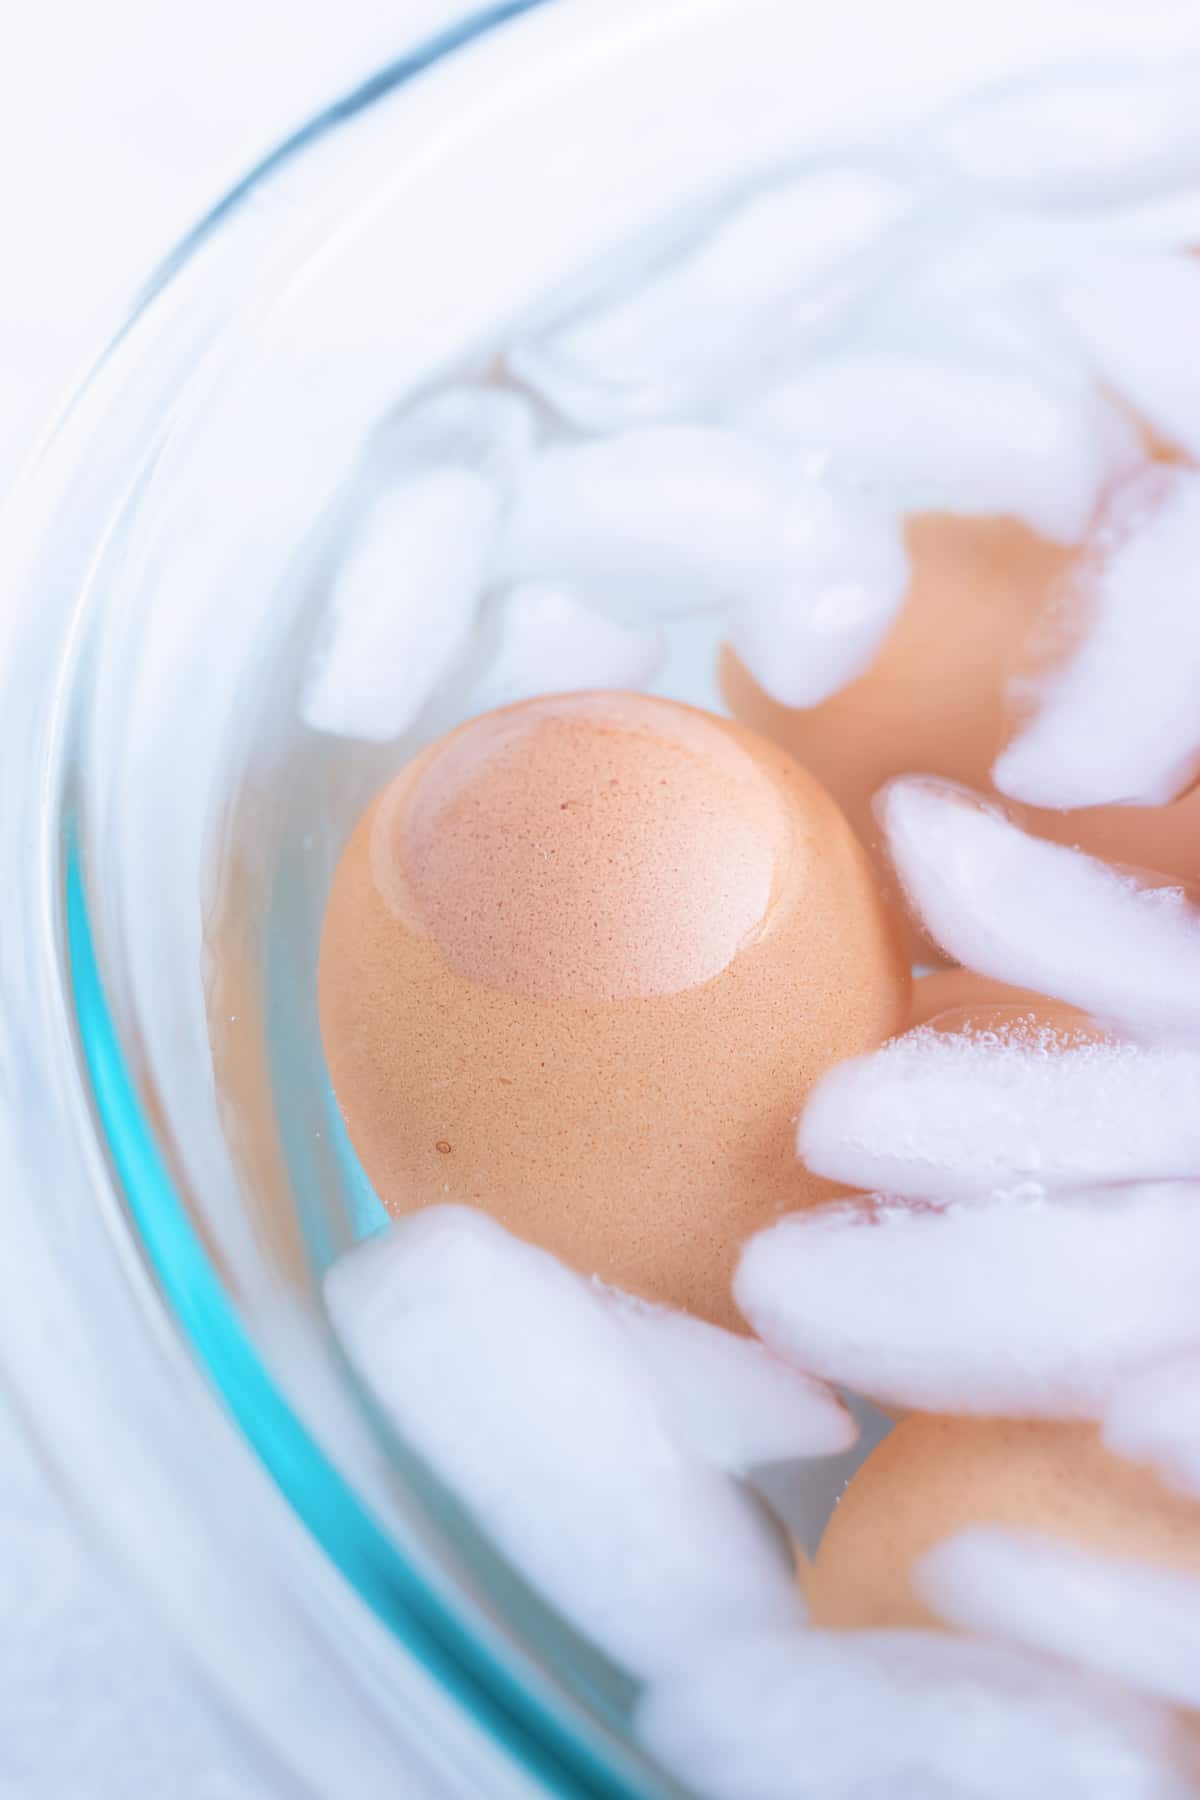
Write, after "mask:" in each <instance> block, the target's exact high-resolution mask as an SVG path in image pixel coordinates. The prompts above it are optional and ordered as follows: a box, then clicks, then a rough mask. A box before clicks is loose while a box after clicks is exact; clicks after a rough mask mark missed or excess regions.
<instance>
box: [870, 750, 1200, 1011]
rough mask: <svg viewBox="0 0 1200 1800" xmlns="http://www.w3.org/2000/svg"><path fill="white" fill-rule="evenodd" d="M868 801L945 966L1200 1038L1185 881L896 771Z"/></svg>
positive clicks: (1191, 914)
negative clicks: (1035, 830)
mask: <svg viewBox="0 0 1200 1800" xmlns="http://www.w3.org/2000/svg"><path fill="white" fill-rule="evenodd" d="M877 806H878V812H879V816H880V820H881V822H882V824H883V826H884V829H885V831H886V833H887V839H888V845H889V849H890V851H891V856H892V861H893V862H894V864H895V866H896V870H897V872H898V874H899V876H900V879H901V882H902V883H903V885H904V888H905V891H906V893H907V895H908V898H909V901H910V903H911V905H912V906H913V908H914V910H915V911H916V913H917V914H918V915H919V916H920V918H921V919H922V920H923V921H924V924H925V926H926V927H927V929H928V931H929V933H930V936H931V937H933V938H934V939H935V940H936V942H937V943H938V944H940V945H941V947H942V949H943V950H944V951H945V952H946V953H947V955H948V956H950V958H951V959H952V960H953V961H955V962H958V963H962V964H963V965H964V966H965V967H967V968H969V969H974V970H976V971H977V972H978V973H979V974H981V975H990V976H992V977H993V978H994V979H995V980H997V981H1005V982H1009V983H1011V984H1012V985H1013V986H1014V987H1023V988H1032V989H1034V990H1035V992H1037V993H1041V994H1049V995H1051V996H1053V997H1054V998H1055V999H1058V1000H1066V1001H1068V1002H1070V1003H1071V1004H1072V1005H1075V1006H1079V1007H1082V1008H1083V1010H1084V1011H1085V1012H1090V1013H1092V1014H1093V1015H1094V1016H1095V1017H1097V1018H1100V1019H1103V1020H1105V1021H1108V1022H1110V1023H1113V1024H1115V1025H1118V1026H1122V1027H1124V1028H1125V1029H1127V1030H1128V1031H1130V1032H1131V1033H1133V1034H1138V1033H1145V1034H1150V1035H1154V1036H1158V1037H1163V1038H1168V1037H1174V1038H1187V1037H1193V1038H1194V1037H1196V1036H1197V1034H1200V911H1198V910H1197V908H1196V907H1195V906H1194V905H1192V903H1191V902H1190V901H1189V900H1188V898H1187V896H1186V894H1185V893H1184V892H1183V891H1182V890H1181V889H1179V888H1175V887H1155V886H1153V885H1151V883H1152V882H1153V880H1154V877H1153V876H1147V877H1146V878H1145V879H1144V880H1143V879H1140V878H1138V877H1136V876H1134V875H1132V874H1129V873H1127V872H1123V871H1120V870H1117V869H1114V868H1111V867H1109V866H1108V865H1107V864H1106V863H1103V862H1099V861H1097V860H1096V859H1095V858H1094V857H1090V856H1085V855H1084V854H1083V853H1082V851H1079V850H1070V849H1065V848H1063V847H1062V846H1060V845H1058V844H1048V843H1044V842H1042V840H1041V839H1039V838H1035V837H1031V836H1030V835H1029V834H1028V833H1027V832H1024V831H1022V830H1020V829H1019V827H1018V826H1016V825H1014V824H1012V823H1011V821H1010V820H1008V819H1006V818H1005V817H1004V816H1003V814H1002V813H1001V812H999V811H998V810H997V809H996V808H994V807H989V806H985V805H983V804H982V803H981V802H980V801H979V800H977V799H976V797H975V796H974V795H972V794H970V793H968V792H967V791H966V790H965V789H963V788H959V787H956V786H955V785H954V784H952V783H950V782H940V781H934V780H931V779H927V778H925V777H920V776H915V777H903V778H901V779H899V780H896V781H893V782H890V783H889V784H888V785H887V787H885V788H884V789H883V790H882V793H881V795H880V797H879V801H878V803H877ZM1115 945H1119V946H1120V953H1119V954H1114V946H1115Z"/></svg>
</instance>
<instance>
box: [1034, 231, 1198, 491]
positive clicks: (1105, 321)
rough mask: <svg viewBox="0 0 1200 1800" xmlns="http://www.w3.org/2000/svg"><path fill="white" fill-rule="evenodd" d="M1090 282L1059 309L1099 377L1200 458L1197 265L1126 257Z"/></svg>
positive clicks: (1065, 297)
mask: <svg viewBox="0 0 1200 1800" xmlns="http://www.w3.org/2000/svg"><path fill="white" fill-rule="evenodd" d="M1090 275H1091V278H1090V279H1089V280H1087V281H1086V282H1084V281H1080V282H1077V283H1064V285H1063V287H1062V289H1061V290H1060V294H1059V303H1060V305H1061V307H1062V310H1063V313H1064V314H1065V316H1066V318H1067V320H1068V321H1069V323H1070V324H1071V325H1072V326H1073V328H1074V329H1075V331H1076V332H1077V334H1078V336H1079V340H1080V342H1081V344H1082V345H1083V348H1084V349H1085V351H1086V352H1087V354H1088V355H1089V356H1090V357H1091V359H1092V362H1093V364H1094V366H1095V369H1096V372H1097V374H1098V375H1099V376H1100V377H1101V379H1103V380H1104V381H1106V382H1107V383H1108V384H1109V386H1110V387H1111V388H1113V389H1114V391H1115V392H1116V393H1118V394H1121V395H1122V396H1123V397H1124V398H1125V399H1126V400H1127V401H1128V402H1129V404H1130V405H1131V406H1132V407H1134V408H1135V409H1136V410H1137V411H1138V412H1139V413H1140V414H1141V415H1142V417H1143V418H1145V419H1146V420H1147V421H1148V422H1149V423H1150V424H1151V425H1153V426H1154V428H1155V430H1156V431H1158V432H1160V433H1161V435H1162V436H1163V437H1164V438H1166V439H1167V440H1168V442H1170V443H1173V444H1175V445H1176V446H1177V447H1178V448H1179V449H1180V450H1185V451H1186V452H1187V453H1188V455H1190V456H1192V457H1193V458H1200V260H1198V259H1197V258H1196V257H1195V256H1185V255H1154V254H1150V253H1142V254H1140V255H1132V256H1131V255H1130V254H1128V251H1126V253H1125V254H1124V255H1115V256H1113V257H1112V258H1111V260H1110V261H1108V262H1106V263H1105V265H1104V266H1103V267H1102V268H1096V269H1093V270H1092V271H1091V272H1090Z"/></svg>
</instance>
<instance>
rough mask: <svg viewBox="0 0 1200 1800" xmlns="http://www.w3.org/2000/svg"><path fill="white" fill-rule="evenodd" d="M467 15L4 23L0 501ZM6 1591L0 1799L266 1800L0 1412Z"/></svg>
mask: <svg viewBox="0 0 1200 1800" xmlns="http://www.w3.org/2000/svg"><path fill="white" fill-rule="evenodd" d="M467 10H469V7H468V6H467V5H464V4H463V0H205V4H204V5H202V6H201V5H193V4H189V3H188V0H9V3H8V4H3V5H0V494H2V493H3V490H4V488H5V486H6V485H7V484H8V482H9V481H10V479H11V477H12V474H13V471H14V469H15V468H16V467H17V465H18V464H19V462H20V460H21V458H22V456H23V455H24V454H25V452H26V450H27V448H28V447H29V444H30V441H31V439H32V438H33V437H34V435H35V434H36V432H37V431H38V430H39V429H40V427H41V425H42V424H43V423H44V422H45V419H46V417H47V415H48V414H49V412H50V411H51V409H52V408H53V407H55V406H56V405H57V403H58V401H59V400H60V399H61V398H62V397H63V396H64V394H65V393H66V391H67V390H68V389H69V388H70V386H71V385H72V384H73V380H74V377H75V376H76V374H77V373H78V372H79V371H80V370H81V369H82V368H83V367H84V366H85V365H86V363H87V362H88V361H89V360H90V358H91V356H92V354H93V353H94V351H95V350H97V349H98V348H99V347H100V345H101V343H102V342H103V340H104V338H105V336H106V335H107V332H108V328H109V326H110V324H111V323H112V322H114V321H115V320H116V319H117V318H118V317H119V315H120V312H121V308H122V304H123V301H124V299H125V297H126V296H127V295H128V294H129V293H130V292H131V291H132V290H133V289H134V288H136V286H137V285H138V283H139V282H140V280H141V278H142V277H143V276H144V275H145V274H146V273H148V272H149V270H150V269H151V268H152V266H153V265H154V263H155V262H156V260H157V259H158V257H159V256H160V255H161V253H162V252H163V251H164V250H165V249H167V248H168V247H169V246H170V244H171V243H172V242H173V241H174V239H176V238H177V237H178V236H179V235H180V234H181V233H182V232H183V231H184V230H185V229H186V227H187V226H188V225H189V224H191V222H192V221H193V219H194V218H196V217H197V216H198V215H199V213H200V212H201V211H203V210H204V209H205V208H206V207H207V205H208V204H209V203H210V202H211V201H212V200H214V199H216V198H217V197H218V196H219V195H220V193H221V192H222V190H223V189H224V188H225V187H226V186H228V185H229V184H230V183H231V182H232V180H233V179H234V178H235V177H236V176H237V175H238V174H239V173H240V172H241V170H242V169H243V168H244V167H245V166H246V165H247V164H248V163H250V162H251V161H252V160H254V159H255V158H256V157H257V156H258V155H259V154H261V153H262V152H263V151H264V150H265V149H267V148H269V146H270V145H271V144H272V143H273V142H274V141H275V140H276V139H277V138H278V137H280V136H282V135H283V134H284V133H285V132H286V131H287V130H288V129H289V128H290V127H291V126H293V125H295V124H297V123H299V122H300V121H301V120H302V119H303V118H304V117H305V115H306V114H308V113H309V112H311V111H312V110H314V109H315V108H316V107H317V106H319V105H320V104H321V103H322V102H323V101H325V100H326V99H329V98H331V97H333V96H334V95H335V94H336V93H338V92H339V91H341V90H342V89H344V88H346V87H349V86H351V85H352V84H353V83H354V82H355V81H356V80H357V79H359V78H360V77H361V76H362V75H364V74H366V73H367V72H368V71H369V70H370V69H371V68H372V67H373V66H374V65H376V64H377V63H380V62H382V61H384V60H386V59H387V58H388V57H389V56H390V55H393V54H395V53H396V52H398V51H400V50H403V49H405V48H407V47H409V46H410V45H411V44H412V43H413V42H415V41H417V40H419V39H420V38H421V37H422V36H424V35H425V34H426V32H427V31H429V30H431V29H435V28H436V27H437V26H438V25H440V24H443V23H445V22H446V21H447V20H448V19H449V18H451V17H453V16H455V15H458V14H461V13H463V12H465V11H467ZM0 1303H2V1300H0ZM0 1578H2V1581H3V1588H2V1592H3V1596H4V1605H3V1607H2V1608H0V1800H51V1797H52V1800H143V1797H144V1800H152V1797H154V1796H161V1797H162V1800H268V1796H267V1794H266V1791H265V1790H264V1789H263V1788H262V1786H261V1785H260V1784H259V1782H258V1781H257V1780H256V1779H255V1778H254V1777H253V1776H252V1775H251V1773H250V1772H249V1770H248V1768H247V1766H246V1764H245V1762H244V1761H243V1758H242V1757H241V1755H240V1754H239V1752H238V1751H237V1749H236V1748H235V1746H234V1745H233V1744H231V1743H229V1742H227V1741H226V1739H225V1737H224V1735H223V1734H222V1732H221V1730H220V1728H219V1727H218V1726H217V1724H216V1723H215V1722H214V1721H213V1720H212V1719H211V1718H210V1717H209V1715H208V1713H207V1711H206V1710H204V1709H203V1708H202V1707H201V1705H200V1703H199V1701H198V1699H197V1697H196V1695H195V1694H194V1692H193V1690H192V1687H191V1684H190V1683H189V1681H188V1679H187V1676H186V1674H185V1673H183V1672H182V1671H181V1670H180V1669H178V1668H177V1667H175V1666H173V1665H172V1664H171V1662H170V1660H169V1659H168V1657H167V1656H166V1654H165V1653H164V1646H163V1645H162V1643H161V1642H160V1641H159V1640H158V1638H157V1635H156V1634H155V1633H154V1632H153V1630H152V1628H151V1627H150V1625H149V1624H148V1622H147V1621H146V1620H144V1619H142V1618H140V1617H138V1616H137V1614H136V1608H135V1603H134V1601H133V1599H132V1597H131V1596H130V1595H128V1594H127V1593H126V1592H125V1591H124V1590H123V1588H122V1587H121V1586H120V1584H119V1583H118V1581H117V1580H116V1579H115V1578H114V1577H113V1576H112V1575H111V1574H110V1573H109V1572H108V1571H106V1570H105V1569H104V1568H103V1567H102V1566H101V1565H100V1563H99V1562H98V1560H97V1559H96V1557H95V1556H94V1555H93V1554H92V1552H91V1551H90V1549H89V1548H87V1547H85V1545H84V1544H83V1542H82V1541H81V1538H80V1535H79V1533H78V1532H77V1530H76V1529H75V1527H74V1525H73V1523H72V1522H71V1521H70V1520H69V1518H68V1516H67V1513H66V1511H65V1509H64V1508H63V1506H62V1504H61V1503H60V1501H59V1500H58V1498H57V1496H56V1495H55V1494H54V1493H53V1491H52V1490H51V1488H50V1486H49V1484H48V1483H47V1481H46V1480H45V1478H44V1476H43V1475H42V1473H41V1470H40V1467H39V1466H38V1465H37V1464H36V1463H35V1461H34V1460H33V1458H32V1456H31V1454H30V1452H29V1451H28V1449H27V1447H26V1445H25V1443H24V1441H23V1439H22V1437H21V1436H20V1435H19V1434H18V1432H17V1429H16V1427H15V1426H14V1424H13V1423H12V1421H11V1420H10V1419H9V1418H8V1416H7V1414H6V1413H4V1412H3V1411H0ZM397 1791H398V1792H399V1791H400V1788H399V1786H398V1790H397ZM406 1800H408V1797H407V1795H406ZM413 1800H415V1796H414V1797H413Z"/></svg>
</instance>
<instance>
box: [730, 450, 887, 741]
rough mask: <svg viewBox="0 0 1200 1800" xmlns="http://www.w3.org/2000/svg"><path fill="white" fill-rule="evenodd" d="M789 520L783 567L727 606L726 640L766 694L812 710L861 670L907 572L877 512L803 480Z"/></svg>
mask: <svg viewBox="0 0 1200 1800" xmlns="http://www.w3.org/2000/svg"><path fill="white" fill-rule="evenodd" d="M795 516H796V526H795V537H794V540H793V545H792V549H791V552H790V554H789V556H788V559H787V563H788V566H787V568H786V571H785V570H783V569H781V571H780V576H779V579H778V580H777V581H776V582H773V583H767V584H766V585H764V586H763V587H761V588H759V589H756V590H754V591H752V592H750V593H747V594H746V595H745V596H744V597H743V598H742V599H741V600H740V601H739V602H738V603H737V604H736V605H735V607H734V609H733V614H732V618H731V621H730V626H729V641H730V643H731V644H732V646H733V648H734V649H735V650H736V651H737V653H738V655H739V656H740V658H741V659H742V661H743V662H744V663H745V665H746V667H747V668H748V669H749V671H750V673H751V675H753V677H754V679H755V680H756V681H757V682H758V684H759V686H760V687H761V688H763V689H764V690H765V691H766V692H767V693H768V694H770V696H771V698H772V699H773V700H777V701H779V703H780V704H781V705H783V706H816V705H818V704H819V703H820V702H821V701H822V700H825V699H827V698H828V697H829V695H830V694H833V693H836V692H837V690H838V689H839V688H842V687H845V686H846V684H847V683H848V682H850V681H853V680H854V679H855V678H856V677H857V676H859V675H861V674H863V673H864V671H865V670H866V669H868V668H869V667H870V665H871V662H872V660H873V659H874V656H875V653H876V651H877V650H878V648H879V646H880V644H881V643H882V641H883V639H884V638H885V637H886V636H887V633H888V631H889V629H890V628H891V626H892V624H893V622H894V620H895V618H896V615H897V614H898V613H899V611H900V608H901V607H902V606H903V604H904V598H905V595H906V594H907V592H908V587H909V579H910V573H911V571H910V565H909V559H908V552H907V550H906V548H905V544H904V536H903V532H902V530H901V526H900V521H899V519H898V518H897V517H896V516H895V515H894V514H892V513H889V512H888V511H886V510H884V509H881V508H878V507H871V506H868V505H865V504H863V502H862V501H860V500H857V499H855V498H854V497H853V496H852V495H849V494H838V493H837V492H836V491H835V490H834V489H833V488H832V487H830V486H829V485H828V484H824V485H822V484H819V483H817V482H810V483H807V484H805V485H803V486H801V485H799V484H798V485H797V491H796V503H795ZM802 520H803V521H805V522H806V525H807V533H808V535H807V539H806V540H804V541H801V537H800V528H801V521H802Z"/></svg>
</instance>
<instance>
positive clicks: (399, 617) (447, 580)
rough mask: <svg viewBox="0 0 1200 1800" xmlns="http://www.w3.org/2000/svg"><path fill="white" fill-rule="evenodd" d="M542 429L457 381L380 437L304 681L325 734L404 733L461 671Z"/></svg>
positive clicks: (498, 398) (367, 736)
mask: <svg viewBox="0 0 1200 1800" xmlns="http://www.w3.org/2000/svg"><path fill="white" fill-rule="evenodd" d="M532 429H533V428H532V423H531V418H530V414H529V410H528V408H527V407H526V405H525V404H524V403H523V402H522V401H520V400H518V399H517V398H516V396H515V395H512V394H503V393H500V392H498V391H495V390H488V389H450V390H448V391H446V392H445V393H442V394H438V395H435V396H434V397H432V398H431V399H428V400H426V401H424V402H421V403H420V404H418V405H417V406H415V407H413V408H411V409H410V410H409V411H407V412H405V413H403V414H399V415H397V417H396V418H395V419H394V420H390V421H388V422H387V423H386V424H385V425H384V426H383V427H381V428H380V430H379V431H378V432H377V433H376V434H375V438H374V440H373V442H372V444H371V446H370V447H369V452H368V456H367V458H366V461H365V465H364V467H363V469H362V471H361V477H360V487H359V492H358V494H357V496H355V497H354V499H353V500H352V502H351V507H350V513H349V517H348V520H347V522H346V527H345V530H346V537H345V541H344V543H343V544H342V546H341V547H340V549H339V551H338V554H337V559H336V564H335V566H334V569H333V573H332V576H331V580H330V589H329V593H328V597H327V601H326V606H325V611H324V616H323V618H322V620H321V623H320V626H319V628H318V636H317V641H316V644H315V647H314V652H313V655H312V657H311V658H310V661H309V665H308V669H307V672H306V675H305V678H304V683H303V690H302V693H301V699H300V711H301V715H302V717H303V718H304V720H305V722H306V724H308V725H309V726H311V727H312V728H313V730H315V731H324V732H330V733H333V734H334V735H337V736H342V737H350V738H359V739H363V740H366V741H368V742H386V741H387V740H388V739H390V738H395V737H399V736H400V735H401V734H402V733H403V732H405V731H406V730H407V729H408V728H409V727H410V726H411V725H412V724H413V722H414V721H415V720H416V718H417V717H418V716H419V714H420V713H421V711H422V710H423V708H424V706H425V704H426V702H427V701H428V700H429V699H430V698H431V697H432V695H433V694H434V693H435V692H436V691H437V689H438V688H439V687H440V686H441V684H442V682H443V681H444V680H445V679H446V678H447V677H448V676H449V675H450V673H451V672H452V671H453V669H454V667H455V666H456V664H457V663H458V662H459V660H460V659H461V657H462V656H463V654H464V652H465V650H466V648H467V646H468V644H469V642H470V639H471V633H472V629H473V626H474V623H475V618H476V614H477V611H478V607H479V602H480V599H481V598H482V595H483V592H484V589H485V588H486V587H487V585H488V583H489V580H490V572H491V567H492V560H493V556H494V553H495V550H496V545H497V541H498V535H499V531H500V525H501V521H502V519H503V516H504V510H505V505H506V501H507V496H508V493H509V490H510V488H511V485H512V482H513V480H514V479H515V476H516V472H517V470H518V468H519V467H520V465H521V463H522V462H523V460H524V459H525V457H526V456H527V455H528V453H529V449H530V445H531V442H532Z"/></svg>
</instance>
